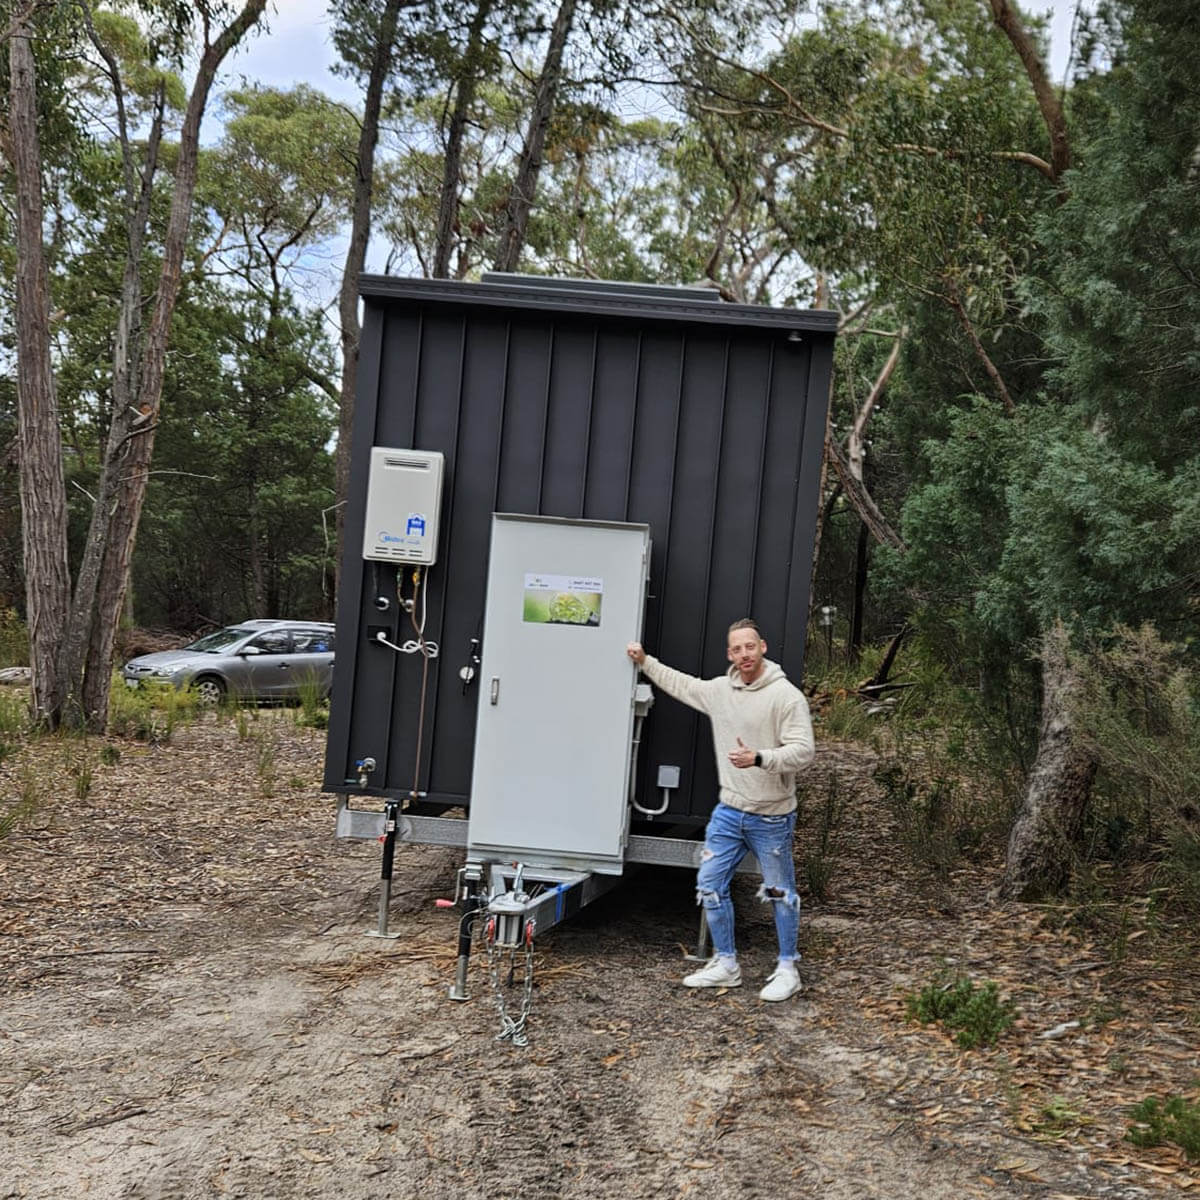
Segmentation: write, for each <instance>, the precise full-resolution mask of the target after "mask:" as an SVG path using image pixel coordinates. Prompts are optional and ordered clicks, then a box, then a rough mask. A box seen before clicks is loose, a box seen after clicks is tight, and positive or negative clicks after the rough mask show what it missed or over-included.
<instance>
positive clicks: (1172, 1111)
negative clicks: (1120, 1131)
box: [1126, 1096, 1200, 1161]
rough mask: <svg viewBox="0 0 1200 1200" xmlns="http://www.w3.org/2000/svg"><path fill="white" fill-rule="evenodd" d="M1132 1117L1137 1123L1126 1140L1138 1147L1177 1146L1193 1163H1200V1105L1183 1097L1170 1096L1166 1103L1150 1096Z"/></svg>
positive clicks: (1138, 1105) (1130, 1128)
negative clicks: (1169, 1143)
mask: <svg viewBox="0 0 1200 1200" xmlns="http://www.w3.org/2000/svg"><path fill="white" fill-rule="evenodd" d="M1129 1115H1130V1116H1131V1117H1132V1118H1133V1120H1134V1122H1135V1123H1134V1124H1133V1125H1131V1126H1130V1127H1129V1132H1128V1133H1127V1134H1126V1137H1128V1138H1129V1140H1130V1141H1131V1142H1132V1143H1133V1144H1134V1145H1135V1146H1147V1147H1148V1146H1161V1145H1162V1144H1163V1143H1164V1142H1174V1143H1175V1145H1177V1146H1179V1147H1180V1148H1181V1149H1182V1150H1183V1152H1184V1154H1186V1155H1187V1157H1188V1158H1189V1159H1191V1160H1192V1161H1196V1160H1198V1159H1200V1105H1198V1104H1196V1103H1194V1102H1192V1101H1190V1100H1185V1099H1184V1098H1183V1097H1182V1096H1168V1097H1167V1099H1166V1100H1165V1101H1163V1102H1160V1101H1159V1099H1158V1097H1157V1096H1148V1097H1147V1098H1146V1099H1145V1100H1143V1101H1141V1103H1139V1104H1135V1105H1134V1106H1133V1108H1132V1109H1130V1113H1129Z"/></svg>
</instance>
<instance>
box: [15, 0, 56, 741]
mask: <svg viewBox="0 0 1200 1200" xmlns="http://www.w3.org/2000/svg"><path fill="white" fill-rule="evenodd" d="M30 20H31V17H30V10H28V9H27V10H25V11H24V12H22V13H20V14H18V15H17V16H16V17H14V18H13V26H12V31H11V37H10V41H9V67H10V74H9V129H8V134H9V136H8V139H7V140H8V143H9V144H8V146H7V147H6V151H7V153H8V155H9V157H10V158H11V160H12V165H13V172H14V175H15V177H16V193H17V194H16V201H17V263H16V267H17V280H16V285H17V286H16V325H17V444H18V447H19V455H20V491H21V537H22V543H23V545H24V548H25V554H24V561H25V601H26V613H27V616H28V622H29V662H30V667H31V671H32V683H33V713H34V717H35V718H36V720H38V721H39V722H41V723H46V724H49V725H51V726H53V725H56V724H57V723H58V719H59V712H60V709H61V706H62V683H61V672H60V670H59V663H58V660H59V654H60V650H61V647H62V635H63V629H64V627H65V625H66V620H67V605H68V602H69V600H70V592H71V577H70V568H69V566H68V564H67V495H66V486H65V484H64V482H63V467H62V442H61V439H60V436H59V430H58V396H57V392H56V389H55V381H54V369H53V366H52V364H51V358H50V284H49V278H48V276H47V272H46V260H45V256H44V254H43V251H42V218H43V210H42V176H41V146H40V142H39V139H38V130H37V78H36V73H35V70H34V60H33V49H32V46H31V44H30V39H31V34H32V31H31V29H30V25H29V22H30Z"/></svg>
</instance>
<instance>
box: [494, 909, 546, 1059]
mask: <svg viewBox="0 0 1200 1200" xmlns="http://www.w3.org/2000/svg"><path fill="white" fill-rule="evenodd" d="M533 925H534V923H533V918H532V917H531V918H530V919H529V920H528V921H526V922H525V937H524V939H523V940H524V942H525V982H524V984H523V985H522V987H521V1009H520V1012H518V1014H517V1015H516V1016H515V1017H512V1016H510V1015H509V1012H508V1006H507V1005H506V1004H505V1003H504V988H503V987H502V986H501V983H500V959H501V957H502V952H501V950H500V948H499V947H498V946H497V945H496V918H495V917H494V916H490V917H488V919H487V926H486V928H485V930H484V945H485V946H486V948H487V970H488V982H489V983H490V984H491V987H492V996H493V998H494V999H495V1001H496V1012H497V1013H499V1014H500V1032H499V1033H498V1034H497V1035H496V1041H498V1042H503V1041H505V1040H510V1041H511V1042H512V1044H513V1045H514V1046H527V1045H529V1038H528V1037H527V1036H526V1034H525V1022H526V1021H528V1020H529V1010H530V1008H531V1007H532V1006H533ZM516 957H517V947H515V946H514V947H512V948H511V949H510V950H509V956H508V962H509V968H508V977H509V983H510V985H511V983H512V977H513V973H514V972H515V970H516Z"/></svg>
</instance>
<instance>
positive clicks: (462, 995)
mask: <svg viewBox="0 0 1200 1200" xmlns="http://www.w3.org/2000/svg"><path fill="white" fill-rule="evenodd" d="M482 907H483V903H482V901H481V900H480V898H479V896H478V895H476V894H475V893H474V892H472V893H471V894H470V895H469V896H467V898H466V900H464V901H463V914H462V917H461V918H460V919H459V922H458V960H457V961H456V962H455V964H454V982H453V983H452V984H451V985H450V999H451V1000H469V999H470V998H471V997H470V995H469V994H468V992H467V966H468V964H469V963H470V960H471V939H472V938H473V937H474V935H475V919H476V918H477V917H478V916H479V910H480V909H481V908H482Z"/></svg>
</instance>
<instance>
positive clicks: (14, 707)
mask: <svg viewBox="0 0 1200 1200" xmlns="http://www.w3.org/2000/svg"><path fill="white" fill-rule="evenodd" d="M28 729H29V696H28V693H27V692H26V691H25V689H24V688H9V687H0V737H3V738H6V739H7V738H12V739H14V740H15V739H17V738H20V737H22V736H23V735H24V734H25V733H27V732H28Z"/></svg>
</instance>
